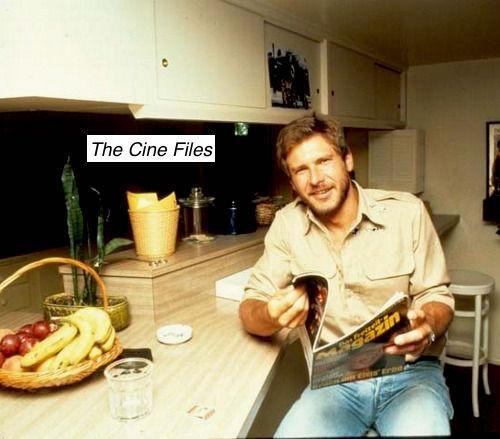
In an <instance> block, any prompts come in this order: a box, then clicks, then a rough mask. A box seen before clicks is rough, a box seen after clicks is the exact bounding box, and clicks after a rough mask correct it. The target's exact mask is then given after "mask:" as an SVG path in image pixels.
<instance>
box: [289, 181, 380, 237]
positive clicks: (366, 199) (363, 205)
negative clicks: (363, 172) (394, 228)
mask: <svg viewBox="0 0 500 439" xmlns="http://www.w3.org/2000/svg"><path fill="white" fill-rule="evenodd" d="M352 182H353V184H354V186H355V187H356V189H357V190H358V195H359V197H358V203H359V204H358V215H357V217H356V225H359V224H360V223H361V221H362V220H363V219H364V218H366V219H367V220H369V221H370V222H372V223H373V224H376V225H379V226H382V227H384V226H385V224H386V219H385V218H384V217H383V215H382V212H383V209H381V208H380V207H379V206H378V205H377V201H376V200H374V199H373V198H372V197H371V196H370V194H369V193H368V192H367V191H365V190H364V189H363V188H362V187H361V186H360V185H359V184H358V183H357V182H356V181H355V180H352ZM292 205H293V206H294V207H296V208H298V209H301V210H302V211H303V212H304V213H305V215H304V217H303V225H302V226H303V234H304V235H307V233H308V232H309V230H310V229H311V224H312V223H315V224H316V225H317V226H318V227H320V228H321V229H323V228H324V227H325V226H324V225H323V224H322V223H321V221H319V219H318V218H316V216H315V215H314V213H313V212H312V211H311V209H310V208H309V207H308V206H307V205H306V204H305V203H304V202H303V201H302V200H301V199H300V197H297V198H295V200H293V201H292Z"/></svg>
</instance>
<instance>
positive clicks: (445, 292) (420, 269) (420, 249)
mask: <svg viewBox="0 0 500 439" xmlns="http://www.w3.org/2000/svg"><path fill="white" fill-rule="evenodd" d="M413 252H414V257H415V271H414V273H413V274H412V276H411V277H410V295H411V296H412V299H413V307H415V308H417V309H419V308H421V307H422V305H424V304H425V303H428V302H441V303H444V304H445V305H448V306H449V307H450V308H451V309H452V310H454V308H455V300H454V298H453V295H452V294H451V293H450V291H449V289H448V286H449V284H450V279H449V276H448V272H447V269H446V261H445V257H444V253H443V249H442V247H441V242H440V241H439V237H438V235H437V233H436V230H435V229H434V225H433V224H432V221H431V218H430V216H429V214H428V212H427V210H426V209H425V206H424V204H423V203H422V202H420V203H419V210H418V214H417V215H416V216H415V219H414V221H413Z"/></svg>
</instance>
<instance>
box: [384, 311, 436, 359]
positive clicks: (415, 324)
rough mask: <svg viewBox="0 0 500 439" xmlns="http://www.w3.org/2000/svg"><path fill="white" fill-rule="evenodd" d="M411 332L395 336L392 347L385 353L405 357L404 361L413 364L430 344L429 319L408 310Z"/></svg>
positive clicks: (430, 327) (423, 313)
mask: <svg viewBox="0 0 500 439" xmlns="http://www.w3.org/2000/svg"><path fill="white" fill-rule="evenodd" d="M408 319H409V320H410V325H411V330H410V331H408V332H405V333H404V334H400V335H398V336H396V337H395V338H394V340H393V343H394V344H393V345H391V346H388V347H386V348H385V352H386V353H387V354H390V355H405V360H406V361H408V362H413V361H415V360H417V358H418V357H420V355H422V352H423V351H424V350H425V348H426V347H427V346H429V344H430V341H429V339H430V335H431V334H432V333H433V329H432V326H431V325H430V324H429V318H428V316H427V315H426V313H425V312H424V311H422V310H421V309H420V310H409V311H408Z"/></svg>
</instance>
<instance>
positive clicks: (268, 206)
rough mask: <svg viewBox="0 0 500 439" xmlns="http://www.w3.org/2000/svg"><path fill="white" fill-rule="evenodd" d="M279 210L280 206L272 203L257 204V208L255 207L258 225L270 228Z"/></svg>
mask: <svg viewBox="0 0 500 439" xmlns="http://www.w3.org/2000/svg"><path fill="white" fill-rule="evenodd" d="M277 210H278V206H276V205H275V204H274V203H273V202H271V201H268V202H264V203H259V204H257V206H255V219H256V220H257V224H258V225H259V226H268V225H269V224H271V223H272V222H273V219H274V216H275V215H276V212H277Z"/></svg>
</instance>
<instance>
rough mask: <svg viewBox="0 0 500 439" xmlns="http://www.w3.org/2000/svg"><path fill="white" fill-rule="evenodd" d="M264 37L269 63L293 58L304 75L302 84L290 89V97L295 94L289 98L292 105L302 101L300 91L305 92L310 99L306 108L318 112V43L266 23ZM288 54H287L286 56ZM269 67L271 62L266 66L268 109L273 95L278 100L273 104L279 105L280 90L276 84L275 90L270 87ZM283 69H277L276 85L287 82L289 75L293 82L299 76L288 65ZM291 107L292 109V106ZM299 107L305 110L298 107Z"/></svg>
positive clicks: (290, 64)
mask: <svg viewBox="0 0 500 439" xmlns="http://www.w3.org/2000/svg"><path fill="white" fill-rule="evenodd" d="M265 35H266V38H265V40H266V56H267V57H268V60H270V59H275V60H278V61H279V60H280V59H283V58H284V59H285V61H286V59H287V58H289V57H294V56H295V60H296V61H297V62H298V64H299V68H301V70H302V72H303V76H302V78H303V80H302V81H301V82H302V84H301V85H300V86H298V87H292V88H291V89H292V90H293V94H295V95H296V96H295V98H292V99H291V102H302V98H301V97H300V96H299V94H301V92H300V90H302V91H304V90H305V91H306V93H307V92H309V93H308V95H309V97H310V104H309V103H308V104H307V105H306V107H309V105H310V106H311V107H312V108H313V109H315V110H316V111H320V105H321V102H320V50H321V46H320V43H319V42H318V41H314V40H311V39H309V38H307V37H304V36H302V35H299V34H296V33H293V32H291V31H288V30H286V29H282V28H280V27H277V26H274V25H272V24H269V23H266V26H265ZM287 54H289V56H287ZM269 64H270V62H268V66H267V86H268V98H267V102H268V105H269V106H272V101H273V97H272V95H273V93H274V94H275V95H276V96H277V101H279V102H275V105H276V106H282V102H283V97H282V91H281V88H282V87H281V86H280V85H278V86H275V87H274V88H275V89H274V90H273V89H272V88H271V86H272V84H271V80H270V77H269ZM282 66H283V67H282V68H279V69H278V72H277V74H276V82H278V83H281V82H286V81H287V79H289V78H288V77H290V75H291V74H292V75H293V76H294V79H296V78H297V75H298V73H297V72H296V71H295V70H296V69H295V67H293V63H290V62H288V64H287V62H284V63H282ZM280 71H281V72H280ZM273 82H274V80H273ZM297 91H298V93H297ZM276 92H277V93H276ZM289 108H290V107H289ZM291 108H293V106H292V107H291ZM300 108H305V107H304V106H303V105H302V104H301V106H300ZM306 109H307V108H306Z"/></svg>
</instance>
